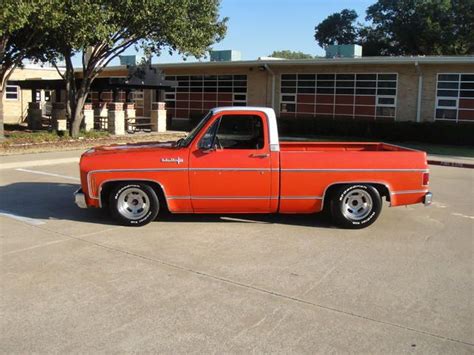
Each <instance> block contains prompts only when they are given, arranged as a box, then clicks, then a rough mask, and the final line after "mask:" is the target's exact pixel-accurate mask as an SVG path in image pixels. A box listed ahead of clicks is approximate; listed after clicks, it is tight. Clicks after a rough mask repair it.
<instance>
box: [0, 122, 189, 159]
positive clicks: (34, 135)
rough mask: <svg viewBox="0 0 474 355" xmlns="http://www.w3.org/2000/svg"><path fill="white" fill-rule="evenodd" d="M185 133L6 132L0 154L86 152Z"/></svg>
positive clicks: (21, 130) (159, 139)
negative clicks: (75, 135) (96, 147)
mask: <svg viewBox="0 0 474 355" xmlns="http://www.w3.org/2000/svg"><path fill="white" fill-rule="evenodd" d="M183 136H185V133H184V132H166V133H135V134H126V135H124V136H112V135H110V134H109V133H107V132H104V131H90V132H81V133H80V136H79V137H78V138H75V139H74V138H72V137H71V136H69V134H67V133H65V134H58V133H57V132H54V131H53V132H49V131H28V130H25V129H21V128H20V129H16V130H5V140H3V141H2V142H1V144H0V155H8V154H22V153H34V152H48V151H55V150H72V149H87V148H89V147H93V146H97V145H107V144H124V143H136V142H150V141H168V140H177V139H179V138H181V137H183Z"/></svg>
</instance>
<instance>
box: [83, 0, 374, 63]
mask: <svg viewBox="0 0 474 355" xmlns="http://www.w3.org/2000/svg"><path fill="white" fill-rule="evenodd" d="M373 3H375V0H352V1H349V0H222V2H221V9H220V14H221V16H222V17H228V18H229V20H228V23H227V34H226V36H225V38H224V39H223V40H222V41H221V42H220V43H217V44H215V45H214V46H213V49H216V50H220V49H234V50H238V51H240V52H241V54H242V59H243V60H253V59H257V58H258V57H264V56H268V55H270V54H271V53H272V52H273V51H274V50H285V49H288V50H292V51H301V52H304V53H309V54H312V55H324V51H323V49H322V48H320V47H319V46H318V45H317V43H316V41H315V40H314V27H315V26H316V25H317V24H318V23H319V22H321V21H322V20H324V19H325V18H326V17H327V16H329V15H330V14H332V13H334V12H339V11H341V10H343V9H345V8H348V9H354V10H356V12H357V13H358V14H359V19H358V21H361V22H363V20H364V17H365V10H366V9H367V7H369V6H370V5H372V4H373ZM124 54H135V51H134V50H132V49H130V50H129V51H127V52H126V53H124ZM76 59H77V58H76ZM202 60H204V61H207V60H208V59H202ZM182 61H183V60H182V58H181V57H180V56H177V55H173V56H170V55H168V54H167V53H165V52H163V53H162V55H161V56H160V57H156V56H155V57H154V58H153V63H175V62H182ZM187 61H188V62H190V61H196V59H194V58H188V60H187ZM75 64H76V65H79V64H80V61H78V60H77V63H75ZM118 64H119V63H118V59H117V60H115V61H113V62H112V63H111V65H118Z"/></svg>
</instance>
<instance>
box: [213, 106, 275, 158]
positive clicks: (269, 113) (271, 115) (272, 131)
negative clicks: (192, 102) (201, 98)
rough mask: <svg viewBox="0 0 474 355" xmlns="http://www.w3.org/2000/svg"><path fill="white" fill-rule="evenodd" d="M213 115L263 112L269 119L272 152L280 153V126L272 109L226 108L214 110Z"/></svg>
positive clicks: (260, 107)
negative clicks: (236, 112)
mask: <svg viewBox="0 0 474 355" xmlns="http://www.w3.org/2000/svg"><path fill="white" fill-rule="evenodd" d="M211 111H212V114H216V113H220V112H227V111H259V112H263V113H264V114H265V116H267V119H268V138H269V142H270V151H272V152H278V151H280V141H279V139H278V126H277V121H276V116H275V111H274V110H273V109H272V108H270V107H263V106H225V107H216V108H213V109H212V110H211Z"/></svg>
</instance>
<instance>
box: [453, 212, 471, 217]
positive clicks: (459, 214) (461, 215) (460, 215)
mask: <svg viewBox="0 0 474 355" xmlns="http://www.w3.org/2000/svg"><path fill="white" fill-rule="evenodd" d="M451 214H452V215H453V216H458V217H463V218H469V219H474V216H467V215H465V214H462V213H457V212H454V213H451Z"/></svg>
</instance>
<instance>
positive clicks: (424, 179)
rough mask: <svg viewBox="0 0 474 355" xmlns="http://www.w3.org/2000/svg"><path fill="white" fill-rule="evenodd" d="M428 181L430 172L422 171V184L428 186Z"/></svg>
mask: <svg viewBox="0 0 474 355" xmlns="http://www.w3.org/2000/svg"><path fill="white" fill-rule="evenodd" d="M429 183H430V173H423V186H428V184H429Z"/></svg>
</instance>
